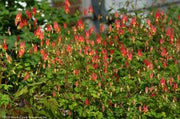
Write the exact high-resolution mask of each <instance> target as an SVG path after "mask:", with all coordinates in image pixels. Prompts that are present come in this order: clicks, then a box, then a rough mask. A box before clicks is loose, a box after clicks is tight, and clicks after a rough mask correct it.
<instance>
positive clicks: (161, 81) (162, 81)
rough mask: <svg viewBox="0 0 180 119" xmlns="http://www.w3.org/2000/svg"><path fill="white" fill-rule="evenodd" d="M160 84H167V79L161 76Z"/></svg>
mask: <svg viewBox="0 0 180 119" xmlns="http://www.w3.org/2000/svg"><path fill="white" fill-rule="evenodd" d="M160 85H161V86H162V87H164V86H165V85H166V81H165V79H164V78H161V80H160Z"/></svg>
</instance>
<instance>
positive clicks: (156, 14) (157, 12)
mask: <svg viewBox="0 0 180 119" xmlns="http://www.w3.org/2000/svg"><path fill="white" fill-rule="evenodd" d="M155 19H156V22H158V21H159V20H160V19H161V13H160V10H157V11H156V13H155Z"/></svg>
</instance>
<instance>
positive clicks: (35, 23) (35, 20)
mask: <svg viewBox="0 0 180 119" xmlns="http://www.w3.org/2000/svg"><path fill="white" fill-rule="evenodd" d="M36 26H37V19H36V18H35V19H34V28H35V27H36Z"/></svg>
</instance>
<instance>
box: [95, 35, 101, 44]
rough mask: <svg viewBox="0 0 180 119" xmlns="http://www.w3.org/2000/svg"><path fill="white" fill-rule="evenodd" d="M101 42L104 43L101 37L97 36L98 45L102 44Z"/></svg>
mask: <svg viewBox="0 0 180 119" xmlns="http://www.w3.org/2000/svg"><path fill="white" fill-rule="evenodd" d="M101 41H102V39H101V36H99V35H96V42H97V44H100V43H101Z"/></svg>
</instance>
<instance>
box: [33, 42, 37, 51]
mask: <svg viewBox="0 0 180 119" xmlns="http://www.w3.org/2000/svg"><path fill="white" fill-rule="evenodd" d="M33 52H34V53H37V45H36V44H35V45H33Z"/></svg>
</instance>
